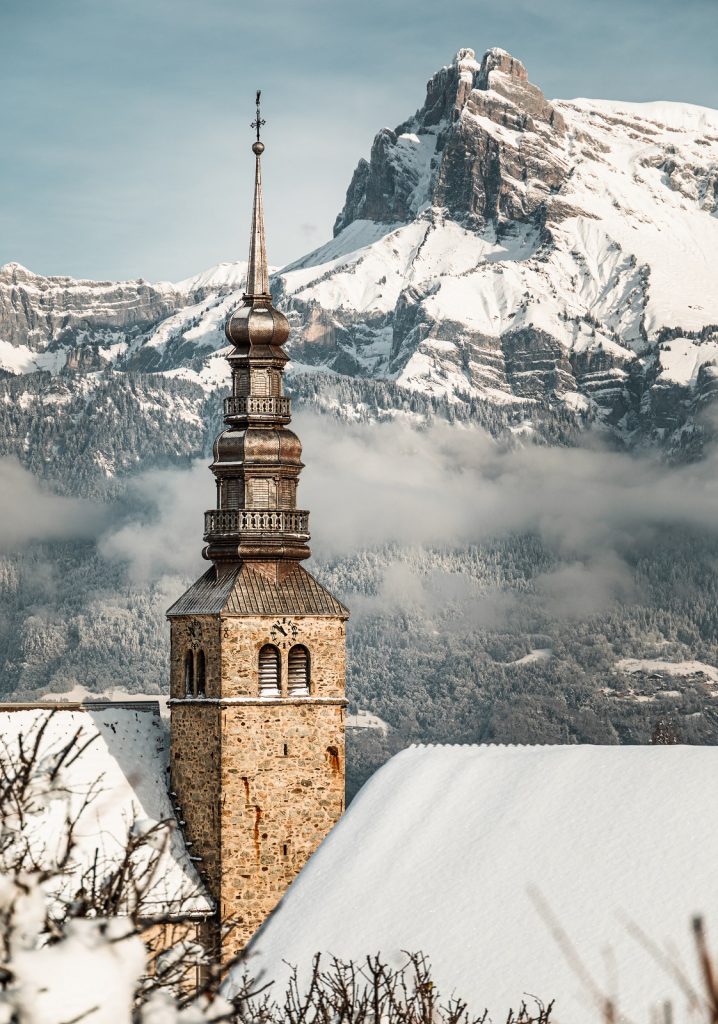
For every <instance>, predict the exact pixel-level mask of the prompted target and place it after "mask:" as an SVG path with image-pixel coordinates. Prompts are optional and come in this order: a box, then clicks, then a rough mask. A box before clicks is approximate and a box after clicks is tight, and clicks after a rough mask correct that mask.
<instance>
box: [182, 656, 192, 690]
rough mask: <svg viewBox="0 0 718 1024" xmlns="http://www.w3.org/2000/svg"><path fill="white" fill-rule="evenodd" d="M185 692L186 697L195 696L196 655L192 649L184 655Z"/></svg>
mask: <svg viewBox="0 0 718 1024" xmlns="http://www.w3.org/2000/svg"><path fill="white" fill-rule="evenodd" d="M184 692H185V696H186V697H194V657H193V656H192V651H187V653H186V654H185V656H184Z"/></svg>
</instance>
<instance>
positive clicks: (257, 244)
mask: <svg viewBox="0 0 718 1024" xmlns="http://www.w3.org/2000/svg"><path fill="white" fill-rule="evenodd" d="M261 96H262V90H261V89H257V99H256V101H255V102H256V104H257V117H256V120H254V121H252V128H255V129H256V131H257V140H256V142H255V143H254V145H253V146H252V151H253V152H254V154H255V156H256V157H257V166H256V169H255V177H254V207H253V210H252V234H251V237H250V242H249V264H248V266H247V292H246V294H247V295H252V296H259V295H263V296H267V295H269V272H268V268H267V250H266V245H265V241H264V203H263V200H262V171H261V168H260V159H259V158H260V157H261V155H262V153H263V152H264V143H263V142H262V141H261V140H260V138H259V130H260V128H261V127H262V125H263V124H264V120H263V119H262V115H261V112H260V108H259V102H260V99H261Z"/></svg>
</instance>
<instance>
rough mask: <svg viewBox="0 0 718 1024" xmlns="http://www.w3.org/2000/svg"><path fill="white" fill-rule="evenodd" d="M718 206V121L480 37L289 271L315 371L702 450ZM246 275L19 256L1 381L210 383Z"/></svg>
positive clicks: (285, 280)
mask: <svg viewBox="0 0 718 1024" xmlns="http://www.w3.org/2000/svg"><path fill="white" fill-rule="evenodd" d="M717 211H718V112H716V111H712V110H710V109H709V108H705V107H696V106H693V105H690V104H682V103H672V102H670V101H657V102H653V103H647V104H639V103H632V102H622V101H608V100H587V99H583V98H581V99H576V100H548V99H546V97H545V96H544V95H543V93H542V92H541V90H540V89H539V88H538V86H536V85H534V84H533V83H532V82H531V81H530V79H529V76H528V73H527V71H526V68H525V67H524V65H523V64H522V63H521V61H519V60H518V59H517V58H515V57H513V56H512V55H511V54H509V53H508V52H507V51H505V50H502V49H500V48H497V47H495V48H492V49H489V50H487V51H486V53H485V54H484V55H483V58H482V59H481V60H480V61H479V60H477V59H476V55H475V52H474V51H473V50H471V49H469V48H464V49H461V50H459V51H458V52H457V54H456V56H455V57H454V59H453V61H452V62H451V63H450V64H447V65H445V66H444V67H443V68H440V69H439V71H437V72H436V74H434V75H433V76H432V77H431V78H430V80H429V82H428V84H427V90H426V97H425V100H424V103H423V105H422V106H421V107H419V108H418V109H417V110H416V112H415V113H414V114H413V115H412V116H411V117H409V118H407V119H406V120H405V121H404V122H402V124H400V125H399V126H397V128H396V129H394V130H392V129H388V128H384V129H382V130H381V131H380V132H378V133H377V135H376V137H375V139H374V143H373V145H372V149H371V153H370V156H369V159H368V160H367V159H363V158H362V159H360V161H359V162H358V164H357V167H356V170H355V172H354V175H353V177H352V180H351V182H350V184H349V187H348V189H347V195H346V200H345V204H344V207H343V209H342V210H341V211H340V213H339V215H338V217H337V220H336V223H335V228H334V237H333V238H332V239H331V240H330V241H329V242H327V243H325V244H324V245H323V246H320V247H319V248H318V249H315V250H313V251H312V252H311V253H308V254H306V255H305V256H303V257H301V258H300V259H298V260H295V261H294V262H292V263H291V264H289V265H288V266H287V267H284V268H282V269H281V270H279V271H276V272H275V273H274V275H273V283H272V287H273V291H274V293H275V300H276V301H277V302H279V303H281V304H282V305H283V306H284V308H285V310H286V312H287V314H288V316H289V318H290V321H291V324H292V328H293V333H292V339H291V341H290V343H289V345H288V349H289V353H290V355H291V357H292V365H293V368H294V372H295V373H297V372H300V373H305V374H306V373H309V374H320V375H322V377H323V378H324V379H325V380H328V379H329V377H331V378H333V377H336V376H337V375H339V376H344V377H350V378H357V379H366V380H377V381H389V382H393V385H394V386H396V387H397V388H398V389H400V390H401V391H402V392H414V393H420V394H423V395H425V396H427V397H428V398H431V399H440V400H442V401H448V402H451V403H464V404H466V403H467V402H471V401H472V400H481V401H483V402H487V403H489V404H494V405H495V406H496V407H497V408H498V407H500V406H506V405H512V404H514V405H517V406H522V407H523V406H525V405H526V404H528V405H529V406H533V407H535V408H536V409H537V410H538V409H546V408H558V407H562V408H564V409H566V410H567V411H568V412H570V413H572V414H576V415H577V416H581V417H583V419H584V420H586V421H590V422H602V423H603V424H604V426H605V427H606V428H607V429H608V430H609V431H611V432H612V433H613V434H614V435H615V436H616V438H617V439H618V440H619V441H620V443H622V444H628V445H634V444H646V443H649V444H658V445H662V446H666V447H668V448H669V449H675V450H678V451H680V450H689V451H693V449H694V448H700V443H701V437H702V431H703V427H702V425H701V421H702V412H703V409H704V408H705V406H706V405H707V404H708V403H710V402H711V401H712V399H713V395H714V393H715V390H716V379H717V378H718V371H716V367H715V362H716V360H718V326H717V325H718V292H717V291H716V290H715V288H713V287H712V285H711V281H712V276H713V272H712V258H713V257H712V254H714V253H715V252H717V251H718V217H717V216H716V212H717ZM243 271H244V265H243V264H242V263H240V262H237V263H225V264H219V265H217V266H216V267H213V268H208V269H207V270H205V271H203V272H201V273H199V274H197V275H194V276H193V277H191V278H187V279H185V280H184V281H181V282H178V283H175V284H172V283H169V282H159V283H157V284H151V283H148V282H145V281H143V280H142V279H138V280H137V281H136V282H91V281H87V280H74V279H72V278H65V277H59V276H58V277H51V278H47V277H42V276H41V275H34V274H33V273H32V272H31V271H28V270H27V269H26V268H23V267H21V266H20V265H19V264H6V265H5V266H4V267H3V268H1V269H0V372H2V371H3V370H4V372H5V373H6V374H24V373H34V372H38V371H48V372H50V373H51V374H57V373H60V372H76V373H96V372H98V371H101V370H108V369H111V370H118V371H122V372H128V371H129V372H142V373H164V374H169V375H171V376H180V377H183V378H185V379H187V380H190V381H192V382H194V383H198V384H200V385H201V386H202V388H203V389H204V390H205V391H211V390H213V389H214V388H216V387H220V386H222V384H223V382H224V374H223V362H222V360H221V359H220V358H219V356H218V353H220V352H221V351H222V349H223V348H224V346H225V344H226V343H225V339H224V334H223V329H222V328H223V319H224V316H225V315H226V312H227V310H228V309H229V307H230V306H231V305H232V303H234V302H236V301H238V300H239V298H240V296H241V288H242V276H243ZM327 375H329V377H327Z"/></svg>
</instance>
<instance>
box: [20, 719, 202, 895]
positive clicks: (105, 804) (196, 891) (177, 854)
mask: <svg viewBox="0 0 718 1024" xmlns="http://www.w3.org/2000/svg"><path fill="white" fill-rule="evenodd" d="M48 718H49V723H48V725H47V728H46V730H45V732H44V734H43V737H42V742H41V746H40V749H39V751H38V755H37V762H38V764H41V763H42V762H43V761H45V760H46V759H51V760H52V759H53V757H54V755H57V754H58V753H59V751H60V750H62V748H63V747H64V746H65V745H66V744H67V743H68V742H69V741H70V739H71V738H72V737H73V736H74V735H75V733H76V732H78V730H79V731H80V734H79V737H78V744H77V748H76V749H78V750H79V748H80V747H82V746H83V745H84V744H85V743H86V742H87V741H88V740H89V739H90V737H93V736H94V740H93V742H91V743H90V744H89V746H87V748H86V749H85V750H84V752H83V753H82V754H81V755H80V756H79V757H78V758H77V759H76V760H75V761H73V762H72V763H71V764H70V765H69V766H68V767H67V768H64V769H63V778H64V781H63V788H67V790H68V791H69V794H70V795H69V805H68V807H67V809H68V811H69V813H70V816H71V817H74V815H75V814H76V813H77V812H78V811H79V808H80V806H81V804H82V802H83V800H84V798H85V796H86V795H87V794H88V792H89V791H90V789H91V787H93V786H95V785H97V787H98V795H97V796H96V797H95V799H93V800H92V802H91V803H90V804H89V806H88V807H87V808H86V809H85V810H84V811H83V812H82V814H81V816H80V818H79V821H78V827H77V829H76V832H75V838H76V840H77V845H76V847H75V850H74V854H73V861H72V864H71V865H70V867H69V870H68V871H67V873H66V878H65V880H64V883H63V895H64V896H67V895H69V894H71V893H74V891H75V890H76V888H77V883H78V880H79V879H80V878H81V877H82V876H83V874H84V873H85V872H87V871H88V869H89V868H90V867H91V865H92V863H93V859H94V857H95V853H96V851H99V864H100V866H101V867H102V868H103V869H105V870H109V869H111V868H113V867H116V866H117V865H118V864H119V862H120V861H121V858H122V855H123V854H124V851H125V848H126V841H127V836H128V832H129V831H130V829H132V827H133V824H134V825H135V832H136V830H137V828H138V827H139V828H143V827H145V828H146V827H147V826H148V824H149V823H151V822H163V821H169V820H174V817H175V815H174V811H173V809H172V804H171V802H170V798H169V794H168V792H167V773H166V766H167V755H166V749H165V742H164V733H163V726H162V723H161V720H160V715H159V706H158V705H157V704H152V703H149V702H148V703H147V704H146V706H145V707H141V706H140V707H137V706H135V707H128V706H125V707H123V706H121V705H107V706H104V707H102V706H100V707H97V708H93V707H89V706H88V707H86V708H84V709H83V708H68V709H65V708H61V709H50V708H47V707H44V708H19V709H12V708H10V707H8V705H5V706H4V707H3V708H2V709H0V742H2V744H3V746H4V748H5V749H6V750H7V751H9V752H10V753H12V752H13V751H15V750H17V741H18V737H19V736H20V735H21V734H22V735H23V737H28V738H29V737H34V736H36V735H37V730H38V729H39V727H40V725H41V723H42V722H43V720H46V719H48ZM32 742H33V740H32V739H29V742H27V743H26V747H30V748H31V747H32ZM65 811H66V805H65V803H64V802H59V801H58V802H50V803H48V805H47V807H46V808H45V810H44V811H43V812H42V814H41V815H38V816H36V817H34V819H33V823H32V825H31V826H29V827H31V828H32V833H33V836H34V837H36V839H37V844H38V850H47V851H52V849H53V847H56V848H61V847H62V846H63V841H62V839H63V836H64V832H65ZM135 823H136V824H135ZM154 878H155V881H154V883H153V885H152V887H151V889H150V890H149V892H148V894H147V897H146V898H145V900H144V901H143V906H144V909H145V910H146V911H147V912H148V914H151V915H154V914H159V913H163V912H168V913H170V914H179V913H182V914H190V913H198V914H206V913H207V912H209V911H211V909H212V905H211V902H210V901H209V899H208V897H207V896H206V894H205V892H204V889H203V887H202V883H201V881H200V879H199V876H198V874H197V872H196V870H195V868H194V865H193V864H192V862H191V861H190V859H189V855H188V853H187V850H186V848H185V845H184V841H183V839H182V835H181V833H180V831H179V829H177V828H175V829H173V830H172V832H171V836H170V839H169V843H168V844H167V846H166V847H165V848H164V849H163V850H162V851H161V853H160V860H159V862H158V865H157V870H156V873H155V875H154Z"/></svg>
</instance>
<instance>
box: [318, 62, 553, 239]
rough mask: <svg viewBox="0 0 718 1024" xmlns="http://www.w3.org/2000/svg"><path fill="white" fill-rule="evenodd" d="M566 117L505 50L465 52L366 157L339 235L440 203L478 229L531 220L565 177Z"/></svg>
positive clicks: (377, 139) (407, 217)
mask: <svg viewBox="0 0 718 1024" xmlns="http://www.w3.org/2000/svg"><path fill="white" fill-rule="evenodd" d="M563 133H564V122H563V118H562V116H561V114H560V113H559V112H558V110H557V109H556V108H555V107H554V106H553V104H551V103H550V102H549V101H548V100H547V99H546V98H545V96H544V95H543V93H542V92H541V90H540V89H539V88H538V86H535V85H533V84H532V83H531V82H530V81H529V78H528V74H527V71H526V68H525V67H524V65H523V64H522V63H521V61H519V60H517V59H516V58H515V57H513V56H512V55H511V54H510V53H508V52H507V51H506V50H502V49H499V48H493V49H490V50H487V51H486V53H485V54H484V56H483V58H482V60H481V62H478V61H477V60H476V54H475V51H474V50H472V49H470V48H468V47H466V48H463V49H460V50H459V51H458V52H457V53H456V55H455V57H454V59H453V61H452V62H451V64H448V65H446V66H444V67H443V68H441V69H440V70H439V71H437V72H436V74H434V75H432V77H431V78H430V79H429V82H428V83H427V86H426V99H425V101H424V105H423V106H422V107H421V108H419V110H417V112H416V113H415V114H414V116H413V117H411V118H409V120H407V121H405V122H404V123H403V124H401V125H399V126H398V127H397V128H395V129H394V130H393V131H392V130H391V129H389V128H384V129H382V131H380V132H379V133H378V134H377V135H376V137H375V139H374V143H373V145H372V150H371V155H370V158H369V160H368V161H367V160H360V161H359V164H358V165H357V168H356V170H355V172H354V176H353V177H352V180H351V183H350V185H349V189H348V191H347V196H346V202H345V205H344V209H343V210H342V211H341V213H340V214H339V216H338V217H337V220H336V223H335V225H334V234H335V235H337V234H339V232H341V231H342V230H344V228H346V227H348V225H349V224H351V223H352V222H353V221H355V220H370V221H375V222H377V223H385V224H400V223H408V222H409V221H411V220H413V219H414V218H415V217H416V216H418V215H420V214H421V213H422V212H423V211H425V210H428V209H431V208H440V209H442V210H443V211H447V212H448V213H449V215H450V216H451V217H452V218H454V219H456V220H460V221H462V222H468V223H470V224H471V225H472V226H474V227H477V228H483V227H484V226H485V225H486V224H489V223H490V224H494V225H495V226H498V225H499V224H500V223H501V222H502V221H503V220H506V219H509V220H516V219H525V218H528V217H533V216H534V214H536V213H537V212H539V211H540V208H541V206H542V204H544V202H545V201H546V199H547V196H548V195H550V193H552V192H554V191H556V190H557V189H558V188H559V187H560V185H561V183H562V181H563V180H564V177H565V174H566V172H567V168H566V166H565V165H564V163H563V160H562V156H561V150H562V148H563V143H562V136H563Z"/></svg>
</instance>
